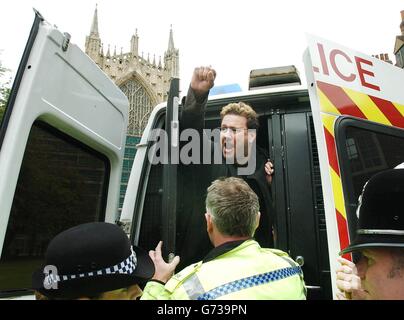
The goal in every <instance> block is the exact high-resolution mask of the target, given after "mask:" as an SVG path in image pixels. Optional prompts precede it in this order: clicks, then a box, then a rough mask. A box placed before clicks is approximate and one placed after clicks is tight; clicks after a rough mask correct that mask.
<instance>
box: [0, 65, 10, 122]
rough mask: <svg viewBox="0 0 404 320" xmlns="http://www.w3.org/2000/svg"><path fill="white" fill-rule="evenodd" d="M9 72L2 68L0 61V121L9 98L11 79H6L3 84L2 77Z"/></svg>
mask: <svg viewBox="0 0 404 320" xmlns="http://www.w3.org/2000/svg"><path fill="white" fill-rule="evenodd" d="M9 71H10V70H9V69H7V68H5V67H3V65H2V62H1V60H0V121H1V119H2V118H3V115H4V111H5V109H6V105H7V101H8V97H9V96H10V92H11V88H10V82H11V79H7V80H6V81H5V82H4V81H3V77H5V76H6V75H7V73H8V72H9Z"/></svg>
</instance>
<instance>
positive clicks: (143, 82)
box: [85, 7, 179, 137]
mask: <svg viewBox="0 0 404 320" xmlns="http://www.w3.org/2000/svg"><path fill="white" fill-rule="evenodd" d="M85 51H86V54H87V55H88V56H90V57H91V59H93V60H94V62H95V63H96V64H97V65H98V66H99V67H100V68H101V69H102V70H103V71H104V72H105V73H106V74H107V75H108V76H109V77H110V78H111V79H112V80H113V81H114V82H115V83H116V85H117V86H118V87H119V88H120V89H121V90H122V91H123V92H124V93H125V95H126V96H127V97H128V99H129V103H130V107H129V124H128V131H127V134H128V135H131V136H137V137H140V136H141V135H142V132H143V130H144V128H145V127H146V124H147V121H148V119H149V116H150V114H151V111H152V110H153V108H154V107H155V106H156V105H157V104H158V103H160V102H163V101H166V100H167V94H168V91H169V87H170V79H171V78H172V77H178V76H179V50H178V49H176V48H175V47H174V38H173V31H172V29H171V30H170V35H169V40H168V48H167V51H166V52H165V53H164V60H163V61H162V60H161V56H160V57H159V59H158V62H157V61H156V55H153V59H152V60H151V58H150V54H148V55H147V58H145V57H143V53H142V54H141V55H139V36H138V34H137V30H136V32H135V34H134V35H132V38H131V40H130V51H129V52H125V53H124V52H122V49H121V51H120V52H119V53H117V52H116V47H115V48H114V52H113V53H112V54H111V48H110V46H109V45H108V49H107V52H106V53H105V52H104V46H103V43H102V41H101V38H100V34H99V32H98V9H97V7H96V8H95V12H94V17H93V22H92V25H91V30H90V35H88V36H87V37H86V44H85Z"/></svg>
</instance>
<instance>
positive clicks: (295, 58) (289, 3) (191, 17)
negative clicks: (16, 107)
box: [0, 0, 404, 90]
mask: <svg viewBox="0 0 404 320" xmlns="http://www.w3.org/2000/svg"><path fill="white" fill-rule="evenodd" d="M96 3H98V19H99V32H100V36H101V40H102V42H103V43H104V49H105V50H106V49H107V46H108V44H110V45H111V50H113V48H114V46H115V45H116V46H117V51H118V52H119V51H120V48H121V47H123V50H124V52H125V51H129V44H130V38H131V36H132V34H133V33H134V32H135V29H136V28H137V29H138V35H139V37H140V40H139V52H142V51H143V52H144V56H145V57H147V53H150V57H151V59H152V57H153V54H156V60H157V61H158V57H159V56H164V51H165V50H166V49H167V45H168V36H169V30H170V25H173V31H174V44H175V46H176V47H177V48H178V49H179V50H180V77H181V88H182V90H184V89H185V90H186V88H187V86H188V83H189V80H190V77H191V74H192V70H193V68H194V67H195V66H199V65H212V66H213V67H214V68H216V70H217V73H218V76H217V81H216V84H218V85H221V84H229V83H238V84H240V86H241V87H242V88H243V89H247V88H248V75H249V71H250V70H251V69H255V68H264V67H274V66H281V65H290V64H294V65H296V66H297V67H298V69H299V70H300V74H301V77H302V78H305V76H304V68H303V63H302V55H303V52H304V50H305V48H306V38H305V33H311V34H314V35H318V36H320V37H323V38H325V39H328V40H331V41H334V42H337V43H340V44H342V45H344V46H347V47H349V48H352V49H355V50H357V51H360V52H363V53H366V54H369V55H371V54H378V53H389V55H390V58H391V59H392V58H394V57H393V49H394V42H395V36H396V35H399V34H400V33H401V32H400V28H399V25H400V22H401V16H400V11H401V10H404V1H403V0H384V1H370V0H337V1H336V0H334V1H328V0H322V1H320V0H283V1H279V0H278V1H272V0H245V1H239V0H203V1H196V0H187V1H185V0H154V1H145V0H142V1H137V0H98V1H96V0H13V1H5V0H1V1H0V12H1V18H0V50H2V53H1V55H0V60H1V61H2V62H3V65H4V66H6V67H8V68H10V69H12V70H13V71H14V72H15V71H16V69H17V67H18V63H19V60H20V57H21V55H22V52H23V49H24V46H25V42H26V40H27V37H28V34H29V31H30V28H31V25H32V22H33V19H34V13H33V11H32V8H33V7H35V8H36V9H38V10H39V11H40V12H41V14H42V15H43V16H44V17H45V19H46V20H47V21H49V22H50V23H52V24H55V25H57V26H58V28H59V29H60V30H61V31H62V32H69V33H70V34H71V35H72V42H74V43H76V44H78V45H79V46H80V47H81V48H82V49H84V43H85V37H86V35H88V34H89V32H90V27H91V22H92V18H93V14H94V9H95V5H96ZM111 53H112V52H111ZM393 61H395V60H393Z"/></svg>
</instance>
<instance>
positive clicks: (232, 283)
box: [142, 240, 306, 300]
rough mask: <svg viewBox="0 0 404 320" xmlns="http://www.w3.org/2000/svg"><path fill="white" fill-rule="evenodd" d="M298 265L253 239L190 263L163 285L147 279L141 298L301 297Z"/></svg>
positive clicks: (304, 291)
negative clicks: (206, 258)
mask: <svg viewBox="0 0 404 320" xmlns="http://www.w3.org/2000/svg"><path fill="white" fill-rule="evenodd" d="M305 298H306V290H305V286H304V281H303V274H302V271H301V269H300V267H299V266H298V265H297V264H296V263H295V262H294V261H293V260H292V259H291V258H290V257H289V256H288V255H287V254H286V253H285V252H283V251H280V250H276V249H264V248H261V247H260V246H259V244H258V243H257V242H256V241H254V240H247V241H245V242H243V243H242V244H241V245H239V246H237V247H236V248H234V249H232V250H230V251H228V252H226V253H224V254H222V255H220V256H218V257H216V258H215V259H213V260H211V261H208V262H202V261H201V262H198V263H196V264H193V265H190V266H189V267H187V268H185V269H184V270H182V271H181V272H179V273H178V274H176V275H174V276H173V277H172V278H171V279H170V280H169V281H168V282H167V283H166V285H165V286H164V285H162V284H160V283H157V282H154V281H150V282H148V283H147V285H146V287H145V289H144V293H143V296H142V299H143V300H152V299H159V300H160V299H166V300H167V299H173V300H188V299H191V300H215V299H229V300H232V299H254V300H261V299H278V300H295V299H305Z"/></svg>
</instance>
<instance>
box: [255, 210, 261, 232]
mask: <svg viewBox="0 0 404 320" xmlns="http://www.w3.org/2000/svg"><path fill="white" fill-rule="evenodd" d="M260 219H261V212H259V211H258V213H257V216H256V218H255V223H256V226H257V227H256V229H257V228H258V227H259V225H260Z"/></svg>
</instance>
